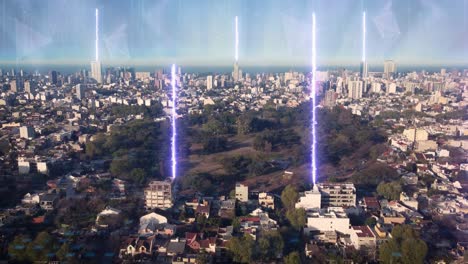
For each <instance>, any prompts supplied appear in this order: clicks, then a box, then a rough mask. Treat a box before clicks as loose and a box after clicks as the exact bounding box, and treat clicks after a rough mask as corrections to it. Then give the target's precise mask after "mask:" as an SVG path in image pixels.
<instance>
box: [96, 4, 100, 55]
mask: <svg viewBox="0 0 468 264" xmlns="http://www.w3.org/2000/svg"><path fill="white" fill-rule="evenodd" d="M95 45H96V61H99V9H97V8H96V43H95Z"/></svg>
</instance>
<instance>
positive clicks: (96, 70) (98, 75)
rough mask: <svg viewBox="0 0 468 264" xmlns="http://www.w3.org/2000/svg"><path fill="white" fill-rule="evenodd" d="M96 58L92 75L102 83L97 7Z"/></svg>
mask: <svg viewBox="0 0 468 264" xmlns="http://www.w3.org/2000/svg"><path fill="white" fill-rule="evenodd" d="M95 48H96V58H95V60H94V61H92V62H91V77H92V78H93V79H95V80H96V81H97V82H98V83H102V74H101V62H100V61H99V9H97V8H96V43H95Z"/></svg>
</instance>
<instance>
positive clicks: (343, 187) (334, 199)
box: [317, 183, 356, 208]
mask: <svg viewBox="0 0 468 264" xmlns="http://www.w3.org/2000/svg"><path fill="white" fill-rule="evenodd" d="M317 185H318V186H317V187H318V189H319V191H320V193H321V194H322V199H321V207H322V208H325V207H343V206H344V207H353V206H356V187H354V184H352V183H318V184H317Z"/></svg>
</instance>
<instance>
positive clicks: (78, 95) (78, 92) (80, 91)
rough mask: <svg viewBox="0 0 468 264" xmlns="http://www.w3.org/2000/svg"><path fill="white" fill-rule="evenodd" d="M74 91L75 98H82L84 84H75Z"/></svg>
mask: <svg viewBox="0 0 468 264" xmlns="http://www.w3.org/2000/svg"><path fill="white" fill-rule="evenodd" d="M75 90H76V91H75V92H76V98H78V99H79V100H81V99H83V98H84V96H85V91H86V90H85V86H84V85H82V84H77V85H76V86H75Z"/></svg>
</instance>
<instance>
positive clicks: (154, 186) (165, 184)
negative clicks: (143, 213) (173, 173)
mask: <svg viewBox="0 0 468 264" xmlns="http://www.w3.org/2000/svg"><path fill="white" fill-rule="evenodd" d="M145 205H146V208H148V209H154V208H159V209H168V208H170V207H172V185H171V182H170V181H151V182H150V183H149V184H148V187H146V189H145Z"/></svg>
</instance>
